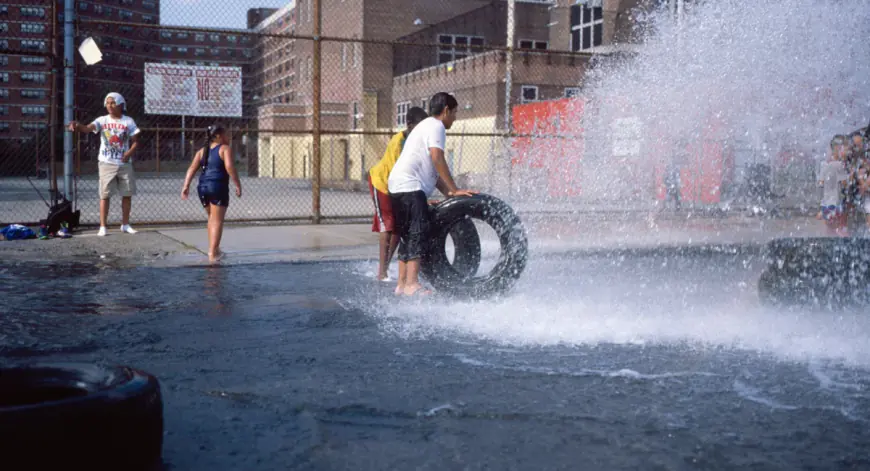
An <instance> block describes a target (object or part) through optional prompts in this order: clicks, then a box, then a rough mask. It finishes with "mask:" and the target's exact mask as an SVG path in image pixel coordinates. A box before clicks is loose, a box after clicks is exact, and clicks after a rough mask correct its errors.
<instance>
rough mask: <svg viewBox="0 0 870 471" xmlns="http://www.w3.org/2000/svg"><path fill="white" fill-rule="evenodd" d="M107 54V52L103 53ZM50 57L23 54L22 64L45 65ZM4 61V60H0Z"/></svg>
mask: <svg viewBox="0 0 870 471" xmlns="http://www.w3.org/2000/svg"><path fill="white" fill-rule="evenodd" d="M103 55H105V53H104V54H103ZM47 61H48V59H46V58H45V57H36V56H22V57H21V64H22V65H44V64H45V63H46V62H47ZM0 63H2V62H0Z"/></svg>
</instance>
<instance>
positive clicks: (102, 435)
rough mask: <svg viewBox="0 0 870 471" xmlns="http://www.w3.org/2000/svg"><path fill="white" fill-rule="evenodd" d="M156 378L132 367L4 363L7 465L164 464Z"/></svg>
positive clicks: (0, 440)
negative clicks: (10, 365) (5, 366)
mask: <svg viewBox="0 0 870 471" xmlns="http://www.w3.org/2000/svg"><path fill="white" fill-rule="evenodd" d="M162 447H163V402H162V398H161V394H160V385H159V383H158V381H157V379H156V378H154V377H153V376H151V375H149V374H147V373H143V372H141V371H138V370H134V369H131V368H127V367H121V366H118V367H105V366H98V365H89V364H46V365H30V366H20V367H13V368H3V369H0V468H2V469H9V470H16V469H22V470H24V469H34V470H36V469H58V470H60V469H73V468H81V469H88V470H104V469H105V470H118V469H124V470H142V471H145V470H147V471H151V470H156V469H160V467H161V466H162V460H161V454H162Z"/></svg>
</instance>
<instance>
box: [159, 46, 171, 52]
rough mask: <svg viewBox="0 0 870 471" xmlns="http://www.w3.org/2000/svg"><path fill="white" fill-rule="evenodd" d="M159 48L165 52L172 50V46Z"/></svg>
mask: <svg viewBox="0 0 870 471" xmlns="http://www.w3.org/2000/svg"><path fill="white" fill-rule="evenodd" d="M160 50H161V51H163V52H164V53H165V54H169V53H171V52H172V46H163V47H161V48H160Z"/></svg>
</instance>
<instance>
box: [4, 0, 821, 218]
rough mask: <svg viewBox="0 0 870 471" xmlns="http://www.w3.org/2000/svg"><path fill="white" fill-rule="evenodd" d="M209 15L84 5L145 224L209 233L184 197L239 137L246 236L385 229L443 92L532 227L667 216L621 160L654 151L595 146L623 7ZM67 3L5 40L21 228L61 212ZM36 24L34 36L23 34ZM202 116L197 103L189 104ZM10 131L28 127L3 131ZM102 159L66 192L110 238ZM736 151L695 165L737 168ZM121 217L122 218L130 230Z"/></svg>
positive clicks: (701, 200) (28, 20)
mask: <svg viewBox="0 0 870 471" xmlns="http://www.w3.org/2000/svg"><path fill="white" fill-rule="evenodd" d="M199 3H200V4H201V5H199V6H197V7H193V6H191V4H190V3H189V2H182V1H180V0H164V1H160V0H89V1H84V0H76V1H75V2H73V3H72V5H73V7H74V11H73V13H74V15H75V22H74V26H75V36H74V43H75V45H76V47H78V45H80V44H82V42H83V41H84V40H85V39H87V38H92V39H93V40H94V41H95V43H96V44H97V45H98V46H99V48H100V50H101V51H102V60H101V61H100V62H99V63H97V64H94V65H86V64H85V63H84V62H83V60H82V58H81V56H79V55H78V54H77V53H76V55H75V57H74V67H75V75H74V97H73V98H74V100H73V101H74V117H75V119H76V120H77V121H79V122H81V123H83V124H87V123H90V122H92V121H93V120H94V119H95V118H97V117H98V116H102V115H105V114H106V113H107V112H106V109H105V107H104V102H103V100H104V98H105V96H106V94H107V93H109V92H118V93H120V94H121V95H123V96H124V97H125V99H126V114H127V115H128V116H130V117H132V118H133V119H134V120H135V121H136V123H137V125H138V127H139V128H140V130H141V133H140V134H139V136H138V148H137V151H136V152H135V155H134V157H133V160H134V168H135V174H136V178H137V193H136V195H135V197H134V198H133V220H134V221H135V222H138V223H185V222H195V221H204V220H205V212H204V211H203V210H202V208H201V207H200V205H199V203H198V202H197V201H195V199H196V198H191V200H188V201H182V200H181V198H180V192H181V186H182V182H183V180H184V176H185V172H186V171H187V169H188V167H189V166H190V162H191V159H192V157H193V156H194V155H195V153H196V152H197V151H198V150H199V149H201V148H202V147H203V145H204V143H205V142H204V140H205V128H206V127H207V126H209V125H211V124H213V123H216V122H217V123H221V124H223V125H224V126H225V127H226V128H227V129H228V130H229V131H230V132H229V134H230V147H231V150H232V156H233V159H234V162H235V166H236V168H237V169H238V171H239V174H240V177H241V181H242V187H243V195H242V198H240V199H237V198H235V197H233V199H232V201H231V205H230V210H229V211H228V213H227V219H228V220H232V221H267V220H285V221H293V220H298V221H314V222H320V221H322V220H343V221H348V220H358V219H367V218H369V217H370V214H371V213H372V211H373V209H372V203H371V199H370V196H369V188H368V181H367V177H368V170H369V168H371V167H372V166H373V165H374V164H375V163H376V162H377V161H378V160H379V159H380V158H381V156H382V155H383V153H384V150H385V148H386V145H387V143H388V142H389V140H390V138H391V137H392V136H393V135H394V134H395V133H397V132H399V131H401V130H403V129H405V127H406V123H405V115H406V113H407V112H408V110H409V109H410V108H412V107H421V108H423V109H424V110H427V111H428V100H429V98H430V97H431V96H432V95H433V94H435V93H436V92H442V91H443V92H449V93H451V94H452V95H453V96H455V98H456V99H457V101H458V102H459V111H458V119H457V121H456V122H455V123H454V124H453V126H452V128H451V129H450V130H449V131H448V140H447V146H446V147H447V148H446V149H445V155H446V158H447V161H448V164H449V166H450V168H451V170H452V172H453V174H454V176H455V177H456V179H457V182H458V184H459V185H460V186H462V187H471V188H475V189H478V190H481V191H485V192H489V193H493V194H496V195H498V196H500V197H503V198H506V199H508V200H510V201H511V202H512V203H514V204H515V205H516V206H517V207H518V209H520V210H521V211H576V210H577V209H578V208H580V209H583V208H592V209H593V210H595V209H599V210H602V209H612V208H613V207H619V208H628V207H650V206H652V205H654V204H655V203H656V201H659V200H661V199H662V193H661V188H662V185H663V183H662V181H663V172H664V166H663V165H659V163H660V160H656V159H650V158H649V156H648V155H647V154H648V152H641V153H640V154H638V153H637V152H635V153H634V154H631V155H633V156H634V157H632V158H625V157H624V156H622V154H620V151H618V150H617V148H618V147H620V146H623V147H624V145H625V143H626V142H628V143H629V144H627V145H629V147H630V146H632V145H635V144H633V142H635V141H637V142H640V141H642V136H627V137H626V136H617V135H615V134H614V135H608V136H588V135H584V129H583V126H582V122H583V119H582V118H583V113H584V109H583V108H584V102H583V98H582V95H583V85H584V77H585V76H586V73H587V72H588V70H589V69H590V68H591V67H592V64H593V62H594V60H595V58H596V57H597V56H606V55H610V54H614V53H613V52H612V51H608V50H596V49H595V48H594V47H597V46H601V45H602V44H606V43H607V42H609V41H614V40H615V39H614V38H616V37H617V36H619V28H620V27H621V26H620V23H619V21H622V20H619V21H617V17H618V14H619V13H620V11H618V10H613V11H609V10H606V9H604V10H603V9H602V7H595V6H584V5H579V6H578V5H577V4H576V2H571V1H567V0H565V1H562V0H558V1H557V0H554V1H548V0H539V1H532V0H527V1H517V2H515V6H514V7H513V8H515V10H514V11H511V7H512V5H514V2H508V1H506V0H439V1H436V2H424V1H422V0H420V1H418V0H408V1H404V0H366V1H363V0H295V1H294V0H288V1H284V2H278V3H276V4H275V5H274V6H275V8H261V7H259V4H258V7H257V8H254V7H251V8H248V7H247V5H244V4H243V3H244V2H242V3H239V4H236V3H232V4H231V2H224V1H218V0H214V1H213V2H199ZM605 4H606V5H609V3H608V2H605ZM56 5H61V4H60V3H56V2H47V1H42V2H35V3H34V2H29V3H28V4H26V5H25V4H20V5H19V4H10V5H9V6H8V7H7V6H4V7H3V8H4V9H5V10H2V11H0V25H2V24H8V26H7V28H15V29H16V31H13V32H15V33H16V34H12V33H9V34H8V37H9V39H3V41H5V42H0V50H4V51H5V52H0V54H2V55H0V57H14V59H8V61H9V62H8V63H9V67H6V68H2V72H0V79H3V77H4V75H3V74H7V75H8V76H10V77H12V79H11V81H10V80H8V79H7V80H6V81H5V83H3V84H0V86H2V87H4V88H8V91H7V92H3V91H2V90H3V88H0V93H10V94H11V95H10V96H12V95H14V96H15V98H18V95H15V94H20V95H21V100H16V101H15V102H16V103H19V102H20V103H22V104H23V103H25V102H26V100H25V97H24V95H27V96H28V97H30V95H33V98H32V99H33V100H34V101H35V102H36V103H38V104H37V105H33V106H29V107H28V106H23V105H22V106H16V107H15V110H14V111H12V110H11V108H12V107H11V106H7V105H5V104H2V105H0V113H3V116H0V135H5V137H7V139H5V140H3V141H2V142H3V146H4V148H3V151H2V156H0V161H2V165H3V167H2V168H3V171H2V179H0V186H2V190H0V193H2V195H3V196H2V205H3V206H2V207H0V220H2V221H3V222H32V221H36V220H38V219H40V218H41V217H44V216H43V215H44V213H45V206H44V204H43V202H42V201H41V199H40V198H39V196H38V195H37V194H36V192H35V191H33V188H31V185H30V183H29V182H28V181H27V179H26V178H24V177H31V178H36V179H35V180H34V183H35V184H36V185H37V187H38V188H42V189H45V190H47V189H48V188H49V187H50V182H51V181H52V179H51V178H47V177H49V174H50V172H49V171H48V169H49V165H48V161H49V160H50V156H53V157H54V160H55V162H56V166H55V168H56V169H57V171H58V172H57V173H58V175H59V177H60V179H61V180H62V179H63V176H64V175H63V172H64V169H63V165H62V160H63V155H62V154H63V142H62V139H63V133H64V129H65V128H64V127H63V125H64V124H65V123H62V122H61V118H60V117H61V114H60V110H61V107H62V105H63V94H62V93H53V87H55V88H57V90H61V91H62V90H63V83H62V76H63V74H62V69H63V61H62V58H63V47H62V45H63V38H62V36H61V34H60V31H61V30H62V29H63V28H62V26H63V20H64V17H63V13H64V11H63V8H62V7H56ZM34 8H36V10H35V11H31V9H34ZM618 8H622V7H618ZM3 11H5V12H6V13H5V15H7V16H6V17H5V18H4V17H3V15H4V13H3ZM40 11H42V14H41V15H40ZM7 18H8V20H7ZM19 23H20V24H21V25H24V24H27V25H31V26H27V27H26V28H24V29H22V27H23V26H13V25H17V24H19ZM36 24H42V25H44V26H45V30H44V31H42V30H40V28H39V27H37V26H32V25H36ZM18 30H20V31H21V32H20V34H18V33H17V31H18ZM10 31H11V30H10ZM38 31H39V32H38ZM2 32H3V31H0V33H2ZM3 37H5V36H3ZM31 37H39V38H41V39H39V40H36V39H30V38H31ZM34 41H42V42H44V45H43V46H40V45H38V44H35V43H33V42H34ZM599 49H600V48H599ZM40 51H41V55H38V54H37V55H34V53H35V52H40ZM596 51H597V52H596ZM16 54H17V55H16ZM38 57H42V58H43V59H44V62H42V63H37V62H39V59H38ZM27 61H33V62H27ZM2 65H4V64H2V63H0V66H2ZM19 65H20V66H21V68H19V67H17V66H19ZM13 66H15V67H13ZM182 66H183V67H182ZM184 67H186V69H184ZM182 69H184V71H185V72H184V73H185V74H191V75H186V76H185V77H188V78H187V79H186V80H187V82H185V81H184V80H183V79H179V78H178V77H177V76H174V75H172V74H176V73H178V74H180V73H181V72H177V71H178V70H182ZM52 70H54V72H53V71H52ZM33 74H37V75H33ZM40 74H41V75H40ZM161 74H162V75H161ZM172 77H175V78H172ZM27 80H30V82H26V81H27ZM34 82H35V83H36V84H34ZM6 84H11V85H10V86H9V87H5V85H6ZM37 84H38V85H39V86H36V85H37ZM184 84H193V87H192V88H189V89H187V88H184V86H182V85H184ZM149 87H150V88H149ZM19 88H20V90H18V89H19ZM185 94H187V95H185ZM191 94H192V95H191ZM189 95H191V96H189ZM3 98H4V97H3V96H2V95H0V103H3ZM182 98H184V99H182ZM173 100H175V101H174V102H173ZM184 100H189V101H184ZM194 101H195V102H197V103H199V105H197V106H190V105H180V104H179V103H189V102H194ZM169 102H172V103H169ZM210 102H214V103H213V106H212V105H208V103H210ZM173 103H174V104H173ZM163 105H166V106H163ZM207 105H208V106H212V108H208V106H207ZM7 108H9V110H7ZM25 115H26V119H25ZM6 117H10V118H15V119H14V120H13V119H10V120H8V121H10V123H6V124H3V123H5V122H6V121H7V120H6V119H5V118H6ZM52 119H54V120H55V121H54V122H55V123H56V124H55V125H54V126H51V123H52ZM13 121H14V122H13ZM19 121H20V122H19ZM29 123H32V124H29ZM4 125H11V126H12V127H13V128H14V129H8V130H6V131H4V129H3V128H2V126H4ZM31 126H33V127H32V128H31ZM629 128H630V126H629ZM629 134H630V133H629ZM632 140H634V141H632ZM100 145H101V136H99V135H96V134H77V135H75V139H74V141H73V149H74V152H73V165H72V168H73V172H74V176H75V178H74V188H70V189H66V191H67V193H68V196H71V197H74V199H75V202H76V205H77V207H78V208H79V209H80V210H81V211H82V223H83V224H94V223H96V222H97V221H98V206H99V205H98V152H99V148H100ZM702 147H703V148H707V147H709V146H699V147H698V148H699V149H701V148H702ZM714 147H715V146H714ZM726 147H727V144H722V146H720V147H719V150H718V151H709V149H708V150H707V151H702V150H699V151H698V153H696V155H697V156H706V157H705V158H706V159H708V160H709V159H713V160H715V161H716V162H719V163H720V164H722V165H725V163H723V162H726V161H727V159H726V158H725V157H723V153H722V149H724V148H726ZM705 152H706V154H705ZM710 152H712V153H710ZM714 154H715V155H714ZM632 159H633V160H632ZM614 162H616V163H614ZM651 162H652V163H651ZM687 165H688V167H687V170H683V172H684V173H685V172H688V173H685V175H684V180H687V179H688V180H690V179H691V178H692V177H691V176H690V175H692V172H695V173H696V174H698V175H700V173H701V172H712V174H715V178H712V177H710V176H709V175H708V176H705V177H703V178H702V177H700V176H699V177H698V178H696V180H697V181H698V182H699V183H697V184H696V185H695V186H696V187H697V190H698V191H697V198H696V199H697V203H698V204H699V205H713V204H718V203H719V202H721V201H722V199H721V198H719V197H718V196H717V197H716V198H711V197H708V196H703V195H701V193H703V192H704V191H707V190H709V188H708V187H716V191H715V192H714V193H717V194H718V192H720V190H721V188H720V186H721V185H723V181H725V180H723V179H722V175H724V174H726V173H728V172H732V173H733V171H734V168H731V167H729V168H728V169H724V170H723V168H724V167H723V168H718V167H717V168H712V167H710V165H708V164H706V163H703V164H700V165H699V166H695V167H692V164H691V163H687ZM722 165H720V167H722ZM714 167H715V165H714ZM794 178H802V179H804V180H807V181H812V179H813V178H814V177H813V176H812V175H810V176H809V177H807V176H806V175H801V176H799V177H794ZM702 180H703V181H704V184H703V185H702V184H701V183H700V182H701V181H702ZM708 180H709V181H708ZM705 185H706V186H705ZM194 186H195V184H194ZM785 186H786V187H788V186H789V185H785ZM702 187H703V189H702ZM693 191H694V190H693ZM693 191H690V192H688V193H687V196H691V195H692V194H695V193H693ZM119 210H120V204H117V203H116V204H113V205H112V212H111V214H110V218H111V219H112V220H115V219H117V217H118V214H119Z"/></svg>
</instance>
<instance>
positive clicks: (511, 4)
mask: <svg viewBox="0 0 870 471" xmlns="http://www.w3.org/2000/svg"><path fill="white" fill-rule="evenodd" d="M507 8H508V10H507V39H506V42H507V44H506V46H507V57H506V60H505V67H504V68H505V73H504V75H505V77H504V131H505V135H508V136H509V135H510V132H511V95H512V93H511V91H512V89H513V72H514V30H515V29H516V20H515V16H514V10H515V9H516V0H508V7H507ZM505 158H506V162H505V165H507V167H508V168H507V173H508V182H507V184H508V188H507V197H508V200H510V198H511V193H512V192H511V187H512V186H513V181H512V180H513V168H512V167H513V165H512V164H511V155H510V152H506V153H505Z"/></svg>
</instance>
